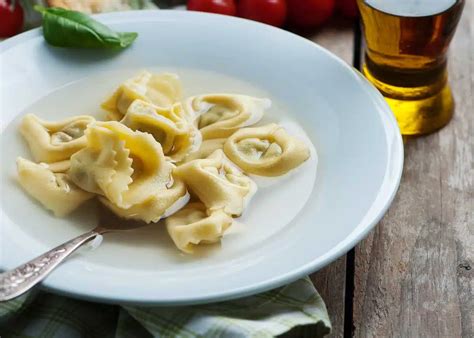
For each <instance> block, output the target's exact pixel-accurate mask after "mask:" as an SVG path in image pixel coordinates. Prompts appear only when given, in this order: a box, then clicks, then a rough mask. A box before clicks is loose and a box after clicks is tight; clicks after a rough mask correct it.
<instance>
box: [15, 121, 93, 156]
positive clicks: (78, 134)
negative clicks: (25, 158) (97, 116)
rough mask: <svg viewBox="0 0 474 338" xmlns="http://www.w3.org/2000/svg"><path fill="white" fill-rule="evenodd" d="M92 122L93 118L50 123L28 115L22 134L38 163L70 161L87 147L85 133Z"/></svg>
mask: <svg viewBox="0 0 474 338" xmlns="http://www.w3.org/2000/svg"><path fill="white" fill-rule="evenodd" d="M92 122H94V118H93V117H91V116H75V117H72V118H69V119H66V120H63V121H59V122H48V121H44V120H41V119H39V118H38V117H36V116H35V115H33V114H28V115H26V116H25V117H24V118H23V120H22V122H21V125H20V132H21V134H22V135H23V137H24V138H25V140H26V141H27V143H28V145H29V147H30V150H31V154H32V155H33V158H34V159H35V160H36V161H37V162H48V163H50V162H58V161H63V160H67V159H69V157H70V156H71V155H72V154H74V153H75V152H77V151H79V150H81V149H82V148H84V147H85V146H86V138H85V137H84V131H85V130H86V128H87V126H88V125H89V124H90V123H92Z"/></svg>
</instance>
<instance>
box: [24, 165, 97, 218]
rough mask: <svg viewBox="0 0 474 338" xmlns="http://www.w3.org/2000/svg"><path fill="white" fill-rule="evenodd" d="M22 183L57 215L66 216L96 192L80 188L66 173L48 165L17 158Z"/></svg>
mask: <svg viewBox="0 0 474 338" xmlns="http://www.w3.org/2000/svg"><path fill="white" fill-rule="evenodd" d="M17 170H18V179H19V181H20V185H21V186H22V187H23V189H25V191H26V192H27V193H28V194H30V195H31V196H32V197H33V198H35V199H36V200H38V201H39V202H40V203H41V204H42V205H43V206H44V207H45V208H46V209H49V210H51V211H52V212H53V213H54V214H55V215H56V216H59V217H60V216H65V215H67V214H69V213H70V212H71V211H73V210H74V209H76V208H77V207H79V206H80V205H81V204H82V203H84V202H85V201H87V200H89V199H91V198H92V197H94V194H91V193H89V192H86V191H83V190H81V189H79V188H78V187H77V186H76V185H75V184H74V183H73V182H71V181H70V180H69V178H68V176H67V175H66V174H63V173H53V172H52V171H51V170H50V169H49V168H48V166H47V165H45V164H36V163H33V162H31V161H28V160H26V159H24V158H21V157H19V158H18V159H17Z"/></svg>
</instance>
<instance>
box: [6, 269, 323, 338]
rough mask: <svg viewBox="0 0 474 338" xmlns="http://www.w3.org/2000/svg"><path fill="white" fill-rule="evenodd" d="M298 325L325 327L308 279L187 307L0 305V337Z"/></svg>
mask: <svg viewBox="0 0 474 338" xmlns="http://www.w3.org/2000/svg"><path fill="white" fill-rule="evenodd" d="M300 325H314V330H313V331H314V332H315V337H318V336H319V337H322V336H324V335H325V334H327V333H329V331H330V327H331V324H330V321H329V318H328V314H327V311H326V306H325V305H324V302H323V300H322V299H321V297H320V296H319V294H318V292H317V291H316V290H315V288H314V286H313V284H312V283H311V281H310V280H309V278H304V279H300V280H298V281H296V282H294V283H292V284H289V285H287V286H285V287H282V288H279V289H275V290H272V291H268V292H265V293H262V294H259V295H255V296H250V297H246V298H242V299H238V300H232V301H227V302H221V303H214V304H207V305H195V306H188V307H135V306H121V307H120V306H114V305H106V304H98V303H91V302H86V301H82V300H76V299H72V298H67V297H62V296H57V295H54V294H51V293H46V292H42V291H36V290H35V291H32V292H30V293H28V294H26V295H24V296H22V297H20V298H17V299H15V300H12V301H9V302H4V303H0V336H1V337H2V338H7V337H35V338H53V337H54V338H76V337H77V338H83V337H87V338H95V337H97V338H108V337H114V338H141V337H183V338H187V337H259V338H260V337H273V336H276V335H279V334H282V333H285V332H287V331H289V330H290V329H292V328H294V327H296V326H300Z"/></svg>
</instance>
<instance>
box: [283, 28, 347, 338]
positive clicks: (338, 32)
mask: <svg viewBox="0 0 474 338" xmlns="http://www.w3.org/2000/svg"><path fill="white" fill-rule="evenodd" d="M307 37H308V38H309V39H311V40H312V41H314V42H317V43H318V44H320V45H321V46H323V47H325V48H327V49H328V50H330V51H331V52H333V53H334V54H336V55H338V56H339V57H340V58H342V59H343V60H345V61H346V62H347V63H349V64H351V62H352V40H353V31H352V25H351V24H350V23H344V22H340V21H335V22H332V23H330V24H329V25H327V26H325V27H324V28H323V29H321V30H319V31H318V32H316V33H314V34H311V35H309V36H307ZM345 272H346V257H345V256H343V257H341V258H339V259H338V260H336V261H335V262H333V263H332V264H330V265H329V266H327V267H325V268H323V269H322V270H320V271H318V272H316V273H314V274H312V275H311V280H312V281H313V282H314V285H315V286H316V288H317V289H318V291H319V293H320V294H321V296H322V297H323V299H324V301H325V303H326V306H327V308H328V312H329V317H330V318H331V322H332V326H333V331H332V333H331V335H329V336H328V337H342V336H343V333H344V296H345V287H346V286H345V283H346V274H345ZM314 330H315V329H314V328H305V329H304V330H302V329H296V330H294V331H292V333H291V335H288V336H287V337H290V336H292V337H315V335H316V332H315V331H314Z"/></svg>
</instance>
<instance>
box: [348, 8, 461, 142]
mask: <svg viewBox="0 0 474 338" xmlns="http://www.w3.org/2000/svg"><path fill="white" fill-rule="evenodd" d="M357 3H358V6H359V9H360V13H361V17H362V26H363V30H364V36H365V43H366V51H365V62H364V65H363V69H362V70H363V73H364V75H365V76H366V77H367V79H368V80H369V81H370V82H372V84H374V85H375V87H377V89H378V90H380V92H381V93H382V94H383V96H384V97H385V99H386V101H387V102H388V104H389V106H390V107H391V109H392V111H393V112H394V114H395V117H396V118H397V121H398V125H399V126H400V131H401V133H402V134H404V135H420V134H427V133H431V132H433V131H435V130H437V129H440V128H442V127H444V126H445V125H446V124H447V123H448V122H449V120H450V119H451V117H452V115H453V111H454V102H453V97H452V94H451V89H450V87H449V84H448V81H447V80H448V75H447V67H446V66H447V50H448V47H449V43H450V41H451V39H452V37H453V35H454V31H455V30H456V26H457V24H458V22H459V19H460V17H461V12H462V9H463V7H464V0H357Z"/></svg>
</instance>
